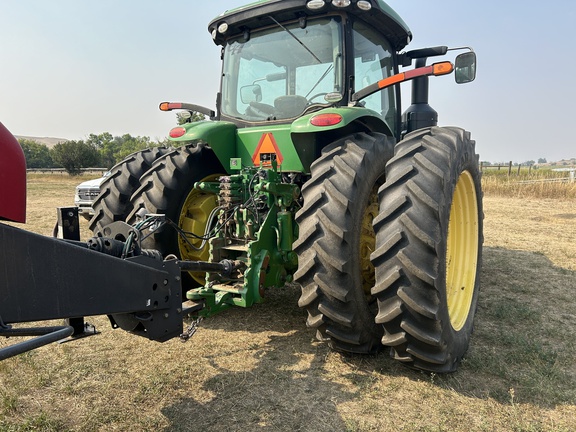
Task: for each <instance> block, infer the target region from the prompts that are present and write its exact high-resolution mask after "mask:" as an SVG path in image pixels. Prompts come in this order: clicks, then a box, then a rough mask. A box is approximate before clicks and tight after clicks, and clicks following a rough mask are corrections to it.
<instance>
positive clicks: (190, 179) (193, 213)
mask: <svg viewBox="0 0 576 432" xmlns="http://www.w3.org/2000/svg"><path fill="white" fill-rule="evenodd" d="M224 173H225V170H224V168H223V167H222V165H221V164H220V162H219V160H218V158H217V157H216V155H215V154H214V152H213V151H212V150H211V149H210V148H209V147H207V146H204V145H203V144H190V145H187V146H184V147H180V148H178V149H176V150H173V151H171V152H170V153H168V154H166V155H164V156H163V157H161V158H160V159H158V160H157V161H156V162H155V163H154V164H153V165H152V167H151V168H150V170H148V171H147V172H146V173H145V174H144V175H143V176H142V177H141V178H140V187H139V188H138V189H137V190H136V191H135V192H134V194H133V195H132V198H131V205H132V212H131V213H130V215H129V216H128V218H127V220H128V221H129V223H136V222H138V220H139V219H140V218H141V216H142V211H143V210H144V213H155V214H163V215H165V216H166V218H168V219H170V220H171V221H172V222H174V224H176V225H177V226H178V228H179V229H180V230H182V231H185V232H187V233H192V234H193V235H195V236H203V235H204V230H205V227H206V224H207V223H208V217H209V215H210V212H211V211H212V210H213V209H214V208H215V207H216V206H217V201H218V197H217V196H216V195H214V194H210V193H204V192H201V191H199V190H196V189H194V184H195V183H196V182H198V181H215V180H216V179H217V178H218V177H219V176H220V175H223V174H224ZM190 243H191V244H192V245H194V246H195V247H199V246H200V245H201V243H202V241H201V240H198V239H197V238H194V237H190V236H188V241H186V240H185V239H184V238H183V237H182V236H181V235H179V234H178V232H177V230H176V229H174V228H173V227H170V226H166V227H164V228H163V229H162V230H158V231H157V232H154V233H153V234H152V235H150V236H148V237H147V238H146V239H145V240H144V241H143V243H142V246H143V247H144V248H147V249H156V250H158V251H160V252H161V253H162V255H163V256H164V257H166V256H167V255H176V256H177V257H179V258H181V259H186V260H191V261H198V260H201V261H205V260H207V259H208V256H209V251H208V245H206V246H205V247H204V248H203V249H202V250H201V251H198V250H196V249H194V248H193V247H191V246H190ZM191 276H192V278H193V279H194V280H195V281H196V283H195V284H194V283H192V284H193V285H197V284H203V283H204V275H203V274H197V273H195V274H191ZM190 282H191V281H190Z"/></svg>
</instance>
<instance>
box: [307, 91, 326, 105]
mask: <svg viewBox="0 0 576 432" xmlns="http://www.w3.org/2000/svg"><path fill="white" fill-rule="evenodd" d="M327 94H328V93H327V92H324V93H316V94H315V95H314V96H312V97H310V98H308V104H311V103H312V101H313V100H314V99H316V98H318V97H320V96H326V95H327Z"/></svg>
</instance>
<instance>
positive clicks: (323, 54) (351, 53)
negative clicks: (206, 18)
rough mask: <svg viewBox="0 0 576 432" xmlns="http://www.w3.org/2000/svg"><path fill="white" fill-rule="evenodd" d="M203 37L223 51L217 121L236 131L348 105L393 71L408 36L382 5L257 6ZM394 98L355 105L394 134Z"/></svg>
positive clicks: (228, 17) (215, 24) (230, 15)
mask: <svg viewBox="0 0 576 432" xmlns="http://www.w3.org/2000/svg"><path fill="white" fill-rule="evenodd" d="M378 29H380V30H378ZM382 29H384V30H382ZM209 31H210V32H211V34H212V37H213V39H214V42H215V43H216V44H219V45H222V47H223V48H222V51H223V70H222V88H221V93H220V97H219V99H218V100H219V104H218V115H219V119H220V120H224V121H230V122H233V123H235V124H236V125H238V126H239V127H249V126H255V125H272V124H282V123H284V124H286V123H292V122H293V121H294V120H295V119H297V118H298V117H302V116H305V115H307V114H311V113H315V112H318V111H320V110H323V109H326V108H329V107H346V106H348V105H349V104H350V103H351V96H352V95H353V94H354V93H355V92H356V91H357V90H360V89H362V88H364V87H366V86H368V85H370V84H373V83H375V82H378V81H381V80H382V79H385V78H388V77H390V76H392V75H394V74H395V73H397V71H398V62H397V56H396V52H397V51H398V50H400V49H402V48H403V47H404V46H405V45H406V44H407V43H408V42H409V40H410V38H411V33H410V30H409V29H408V27H407V26H406V24H405V23H404V22H403V21H402V20H401V19H400V18H399V17H398V16H397V15H396V14H395V13H394V12H393V11H392V10H391V9H390V8H389V7H388V6H387V5H386V4H385V3H384V2H382V1H355V2H351V1H339V2H324V1H317V0H316V1H314V0H312V1H305V0H300V1H278V0H276V1H260V2H256V3H253V4H252V5H249V6H246V7H243V8H240V9H235V10H232V11H228V12H226V13H224V14H223V15H221V16H219V17H218V18H216V19H215V20H213V21H212V22H211V23H210V25H209ZM398 99H399V93H398V89H397V87H390V88H388V89H386V90H384V91H381V92H378V93H377V94H373V95H370V96H368V97H366V98H364V99H363V100H362V101H359V102H358V105H360V106H362V107H365V108H367V109H369V110H370V111H371V114H372V115H373V116H374V119H373V121H376V120H375V119H376V118H378V119H379V121H380V122H381V123H382V124H381V125H380V128H381V129H387V130H388V131H389V132H388V133H390V134H394V135H395V134H397V133H398V132H399V120H400V114H399V112H398V109H397V107H398V106H399V103H398Z"/></svg>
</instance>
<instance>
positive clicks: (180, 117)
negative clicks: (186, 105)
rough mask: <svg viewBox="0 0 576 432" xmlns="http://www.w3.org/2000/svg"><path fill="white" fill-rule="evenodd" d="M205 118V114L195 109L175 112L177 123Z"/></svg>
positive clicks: (181, 123)
mask: <svg viewBox="0 0 576 432" xmlns="http://www.w3.org/2000/svg"><path fill="white" fill-rule="evenodd" d="M202 120H206V116H205V115H204V114H201V113H199V112H196V111H180V112H178V113H176V122H177V123H178V124H179V125H183V124H184V123H194V122H199V121H202Z"/></svg>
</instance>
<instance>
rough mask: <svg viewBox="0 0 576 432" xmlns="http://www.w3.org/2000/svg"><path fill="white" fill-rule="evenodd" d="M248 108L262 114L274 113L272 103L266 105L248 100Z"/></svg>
mask: <svg viewBox="0 0 576 432" xmlns="http://www.w3.org/2000/svg"><path fill="white" fill-rule="evenodd" d="M250 108H252V110H254V111H256V112H260V113H262V114H266V115H271V114H274V110H275V108H274V107H273V106H272V105H268V104H265V103H262V102H250Z"/></svg>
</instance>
